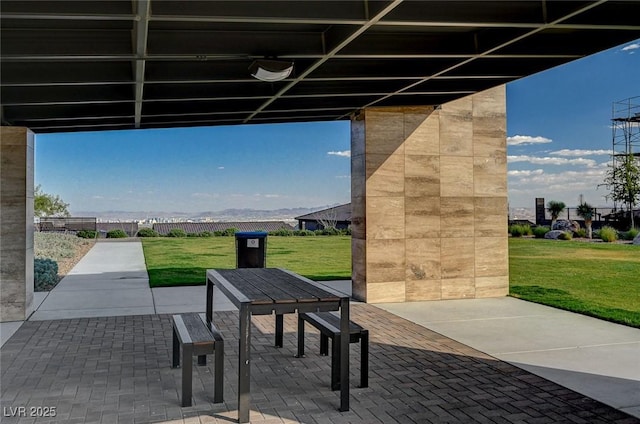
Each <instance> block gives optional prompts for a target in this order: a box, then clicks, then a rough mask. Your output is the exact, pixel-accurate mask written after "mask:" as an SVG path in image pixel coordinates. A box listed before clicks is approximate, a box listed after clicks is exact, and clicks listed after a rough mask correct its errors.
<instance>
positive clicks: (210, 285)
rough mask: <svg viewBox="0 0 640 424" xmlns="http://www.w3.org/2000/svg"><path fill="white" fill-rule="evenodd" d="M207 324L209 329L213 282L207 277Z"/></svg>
mask: <svg viewBox="0 0 640 424" xmlns="http://www.w3.org/2000/svg"><path fill="white" fill-rule="evenodd" d="M206 319H207V325H208V326H209V330H211V322H212V321H213V282H212V281H211V280H209V279H208V278H207V311H206Z"/></svg>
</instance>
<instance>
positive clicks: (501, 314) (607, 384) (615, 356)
mask: <svg viewBox="0 0 640 424" xmlns="http://www.w3.org/2000/svg"><path fill="white" fill-rule="evenodd" d="M328 284H329V285H331V286H332V287H334V288H336V289H338V290H342V291H344V292H346V293H348V294H350V293H351V287H350V286H351V285H350V281H334V282H328ZM36 294H37V295H38V297H39V298H42V297H44V301H42V303H41V304H40V305H39V307H38V308H37V310H36V311H35V312H34V314H33V315H32V316H31V318H30V321H40V320H53V319H66V318H91V317H107V316H123V315H150V314H169V313H180V312H204V309H205V302H204V298H205V296H206V290H205V287H204V286H189V287H163V288H154V289H150V288H149V281H148V276H147V273H146V267H145V263H144V256H143V254H142V245H141V243H140V242H139V241H135V242H123V243H106V242H99V243H96V245H95V247H94V248H92V249H91V251H89V253H88V254H87V255H86V256H85V257H84V258H83V259H82V260H81V261H80V262H79V263H78V264H77V265H76V267H75V268H74V269H73V270H72V271H71V272H70V274H69V275H68V276H67V277H65V278H64V279H63V280H62V281H61V282H60V284H58V286H57V287H56V288H54V289H53V290H52V291H51V292H49V293H48V294H46V293H44V294H39V293H36ZM214 298H215V302H216V306H215V309H216V310H217V311H230V310H235V307H234V306H233V304H231V302H230V301H229V300H228V299H226V297H225V296H224V295H223V294H222V293H219V292H218V293H216V295H215V296H214ZM374 306H377V307H379V308H381V309H384V310H386V311H388V312H391V313H393V314H395V315H397V316H399V317H402V318H405V319H407V320H409V321H412V322H414V323H416V324H419V325H421V326H423V327H426V328H428V329H430V330H432V331H435V332H438V333H440V334H442V335H444V336H445V337H447V338H450V339H453V340H456V341H459V342H461V343H463V344H465V345H467V346H470V347H472V348H474V349H477V350H479V351H482V352H484V353H487V354H489V355H491V356H493V357H495V358H498V359H500V360H503V361H506V362H509V363H511V364H514V365H516V366H518V367H520V368H523V369H525V370H527V371H529V372H531V373H534V374H537V375H540V376H542V377H544V378H546V379H548V380H551V381H554V382H556V383H558V384H560V385H562V386H565V387H568V388H570V389H572V390H575V391H577V392H579V393H582V394H584V395H586V396H588V397H591V398H593V399H596V400H599V401H601V402H603V403H605V404H608V405H610V406H613V407H615V408H617V409H620V410H622V411H624V412H626V413H628V414H631V415H634V416H636V417H638V418H640V361H639V360H638V358H640V330H639V329H634V328H631V327H626V326H622V325H617V324H612V323H608V322H605V321H602V320H598V319H594V318H589V317H586V316H582V315H578V314H573V313H570V312H566V311H561V310H558V309H554V308H549V307H546V306H542V305H537V304H533V303H529V302H525V301H521V300H518V299H514V298H499V299H470V300H450V301H439V302H415V303H389V304H379V305H374ZM20 324H21V323H2V326H1V330H2V331H1V332H2V342H3V343H4V342H5V341H6V339H8V338H9V337H10V334H12V333H13V332H14V331H16V330H17V328H19V326H20ZM371 330H372V331H375V329H371Z"/></svg>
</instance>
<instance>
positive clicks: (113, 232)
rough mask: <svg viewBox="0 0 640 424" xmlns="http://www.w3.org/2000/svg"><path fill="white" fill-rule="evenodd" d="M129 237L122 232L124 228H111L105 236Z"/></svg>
mask: <svg viewBox="0 0 640 424" xmlns="http://www.w3.org/2000/svg"><path fill="white" fill-rule="evenodd" d="M127 237H129V236H128V235H127V233H125V232H124V230H120V229H117V230H111V231H109V232H107V238H127Z"/></svg>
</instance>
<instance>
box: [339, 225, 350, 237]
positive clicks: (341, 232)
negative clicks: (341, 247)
mask: <svg viewBox="0 0 640 424" xmlns="http://www.w3.org/2000/svg"><path fill="white" fill-rule="evenodd" d="M340 234H342V235H343V236H350V235H351V227H349V228H344V229H342V230H340Z"/></svg>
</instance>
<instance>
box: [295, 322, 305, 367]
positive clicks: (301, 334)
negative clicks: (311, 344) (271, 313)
mask: <svg viewBox="0 0 640 424" xmlns="http://www.w3.org/2000/svg"><path fill="white" fill-rule="evenodd" d="M296 358H304V320H303V319H302V318H300V315H298V354H297V355H296Z"/></svg>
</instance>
